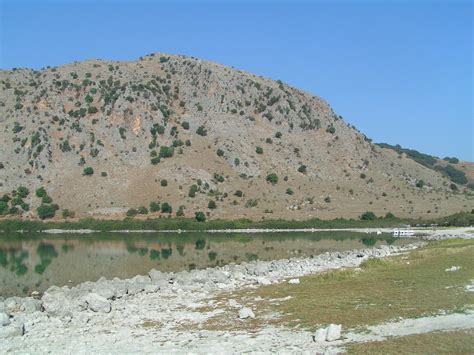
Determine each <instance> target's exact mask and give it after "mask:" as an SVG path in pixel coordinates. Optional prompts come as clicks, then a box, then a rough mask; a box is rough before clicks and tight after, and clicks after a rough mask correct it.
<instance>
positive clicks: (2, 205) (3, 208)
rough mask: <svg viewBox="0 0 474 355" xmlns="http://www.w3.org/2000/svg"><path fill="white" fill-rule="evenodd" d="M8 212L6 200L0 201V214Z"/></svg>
mask: <svg viewBox="0 0 474 355" xmlns="http://www.w3.org/2000/svg"><path fill="white" fill-rule="evenodd" d="M7 212H8V202H5V201H0V214H6V213H7Z"/></svg>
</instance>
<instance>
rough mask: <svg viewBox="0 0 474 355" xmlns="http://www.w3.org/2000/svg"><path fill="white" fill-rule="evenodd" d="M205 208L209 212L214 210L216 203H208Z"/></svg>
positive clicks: (212, 201)
mask: <svg viewBox="0 0 474 355" xmlns="http://www.w3.org/2000/svg"><path fill="white" fill-rule="evenodd" d="M207 208H209V209H210V210H214V209H216V208H217V204H216V201H214V200H211V201H209V203H208V204H207Z"/></svg>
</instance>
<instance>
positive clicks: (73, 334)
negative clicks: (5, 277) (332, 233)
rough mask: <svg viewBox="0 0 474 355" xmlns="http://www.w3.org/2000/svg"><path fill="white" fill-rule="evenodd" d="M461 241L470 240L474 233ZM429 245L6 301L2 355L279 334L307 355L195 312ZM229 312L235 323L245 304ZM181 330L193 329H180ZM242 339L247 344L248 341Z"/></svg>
mask: <svg viewBox="0 0 474 355" xmlns="http://www.w3.org/2000/svg"><path fill="white" fill-rule="evenodd" d="M446 232H452V231H446V230H445V231H444V234H440V235H439V236H438V237H439V238H438V239H450V238H455V237H457V236H458V235H459V233H458V235H455V234H449V233H446ZM432 236H433V237H436V234H434V235H432ZM465 237H467V238H471V239H472V238H474V233H472V232H471V233H469V234H468V235H466V236H465ZM427 243H428V242H426V241H419V242H414V243H409V244H405V245H402V246H394V245H391V246H387V245H383V246H380V247H376V248H365V249H353V250H348V251H344V252H326V253H323V254H319V255H315V256H313V257H301V258H298V257H295V258H289V259H279V260H273V261H251V262H243V263H241V264H232V263H231V264H227V265H224V266H219V267H213V268H207V269H198V270H192V271H180V272H168V273H163V272H160V271H157V270H154V269H152V270H150V272H149V273H148V275H137V276H135V277H133V278H130V279H118V278H114V279H112V280H110V279H105V278H100V279H99V280H97V281H95V282H84V283H81V284H78V285H76V286H72V287H68V286H63V287H57V286H52V287H50V288H49V289H48V290H47V291H46V292H45V293H44V294H43V295H42V296H41V297H39V296H40V295H37V298H33V297H10V298H7V299H5V300H3V301H0V314H1V313H2V311H3V312H6V313H8V314H9V315H10V319H9V324H8V325H6V326H0V339H6V341H0V352H14V353H16V352H51V351H52V352H55V351H63V352H78V351H79V352H80V351H92V352H97V353H110V352H114V351H116V349H118V348H120V349H121V351H124V352H136V351H141V352H169V351H183V352H189V351H195V350H196V349H198V350H199V351H202V352H209V351H212V349H214V351H215V349H217V348H219V344H222V342H224V343H225V344H226V346H229V349H233V351H250V350H252V349H254V351H255V349H257V350H260V351H271V349H272V346H275V344H278V342H279V341H280V340H279V336H277V335H279V334H280V335H283V336H284V337H285V341H286V342H287V343H286V344H287V345H288V346H290V347H289V348H288V347H287V348H286V349H288V350H290V349H292V347H291V346H292V345H291V344H296V343H299V344H300V345H301V346H303V349H306V351H308V350H310V349H311V351H315V350H316V349H317V346H319V345H317V344H315V343H313V342H312V341H311V339H310V335H311V334H310V333H309V332H307V331H304V330H297V329H291V328H285V327H281V328H268V329H263V330H262V331H261V332H260V333H259V335H258V337H257V338H258V339H259V342H258V343H255V342H253V340H252V339H253V335H252V333H249V332H246V331H242V330H240V331H230V332H229V331H219V330H217V331H210V330H200V328H199V324H203V323H205V322H206V321H207V320H209V319H211V318H212V317H214V316H216V315H217V314H219V309H214V310H212V311H201V310H200V309H201V308H202V307H207V306H211V305H213V301H212V299H213V298H214V297H218V296H219V295H220V294H221V293H222V292H227V293H228V292H234V291H239V290H244V289H246V288H256V287H262V286H265V285H271V284H276V283H282V282H287V283H289V284H293V283H295V284H297V283H299V279H298V277H302V276H306V275H314V274H319V273H323V272H326V271H330V270H337V269H344V268H358V267H359V266H360V265H361V264H362V263H363V262H364V261H366V260H368V259H370V258H385V257H390V256H395V255H400V254H404V253H409V252H411V251H414V250H416V249H418V248H421V247H423V246H425V245H427ZM296 280H298V281H296ZM232 307H234V308H235V312H236V313H235V314H236V317H237V318H238V317H239V313H240V311H241V310H242V309H243V308H242V307H243V306H241V305H239V304H236V305H234V306H232ZM211 308H212V307H211ZM239 309H240V311H239ZM242 321H245V320H242ZM183 322H184V323H183ZM183 324H190V325H192V328H183ZM157 330H158V331H157ZM137 339H140V340H137ZM239 339H245V343H244V344H242V342H241V341H240V340H239ZM264 344H268V345H264ZM335 345H336V344H335ZM321 349H323V348H321Z"/></svg>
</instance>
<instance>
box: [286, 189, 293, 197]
mask: <svg viewBox="0 0 474 355" xmlns="http://www.w3.org/2000/svg"><path fill="white" fill-rule="evenodd" d="M286 194H287V195H293V194H294V192H293V190H292V189H290V188H287V189H286Z"/></svg>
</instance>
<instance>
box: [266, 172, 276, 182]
mask: <svg viewBox="0 0 474 355" xmlns="http://www.w3.org/2000/svg"><path fill="white" fill-rule="evenodd" d="M266 180H267V182H269V183H271V184H272V185H275V184H277V183H278V175H277V174H275V173H271V174H268V175H267V178H266Z"/></svg>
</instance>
